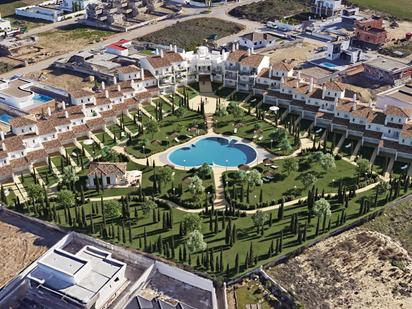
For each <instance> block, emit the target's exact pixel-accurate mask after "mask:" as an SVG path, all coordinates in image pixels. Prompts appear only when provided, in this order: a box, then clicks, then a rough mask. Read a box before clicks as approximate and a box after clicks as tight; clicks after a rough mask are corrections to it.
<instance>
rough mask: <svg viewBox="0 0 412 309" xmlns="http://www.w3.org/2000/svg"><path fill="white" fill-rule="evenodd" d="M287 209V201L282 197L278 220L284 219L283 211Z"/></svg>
mask: <svg viewBox="0 0 412 309" xmlns="http://www.w3.org/2000/svg"><path fill="white" fill-rule="evenodd" d="M284 207H285V199H284V198H283V197H282V202H281V203H280V206H279V209H278V220H279V221H280V220H282V219H283V211H284Z"/></svg>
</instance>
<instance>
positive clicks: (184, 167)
mask: <svg viewBox="0 0 412 309" xmlns="http://www.w3.org/2000/svg"><path fill="white" fill-rule="evenodd" d="M183 170H184V171H186V160H183Z"/></svg>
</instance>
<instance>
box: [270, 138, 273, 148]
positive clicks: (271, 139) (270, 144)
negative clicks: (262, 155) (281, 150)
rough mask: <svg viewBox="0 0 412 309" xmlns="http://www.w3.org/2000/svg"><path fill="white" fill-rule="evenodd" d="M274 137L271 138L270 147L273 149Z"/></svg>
mask: <svg viewBox="0 0 412 309" xmlns="http://www.w3.org/2000/svg"><path fill="white" fill-rule="evenodd" d="M272 144H273V139H271V140H270V149H272Z"/></svg>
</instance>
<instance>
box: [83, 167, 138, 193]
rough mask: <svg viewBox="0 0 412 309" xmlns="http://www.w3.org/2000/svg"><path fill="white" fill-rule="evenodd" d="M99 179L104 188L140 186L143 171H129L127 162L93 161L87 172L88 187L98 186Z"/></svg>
mask: <svg viewBox="0 0 412 309" xmlns="http://www.w3.org/2000/svg"><path fill="white" fill-rule="evenodd" d="M99 179H100V180H101V185H102V186H103V187H104V188H112V187H122V186H123V187H125V186H130V185H133V186H138V185H140V183H141V181H142V172H141V171H138V170H134V171H127V163H123V162H117V163H111V162H92V163H90V165H89V170H88V173H87V187H88V188H96V181H99Z"/></svg>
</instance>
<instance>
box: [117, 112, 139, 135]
mask: <svg viewBox="0 0 412 309" xmlns="http://www.w3.org/2000/svg"><path fill="white" fill-rule="evenodd" d="M119 120H120V122H122V123H123V124H124V126H125V127H126V128H128V129H129V130H130V132H132V133H137V132H138V131H139V127H138V126H137V124H136V123H135V122H134V120H133V119H131V118H129V117H127V116H126V115H125V116H123V118H119Z"/></svg>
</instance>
